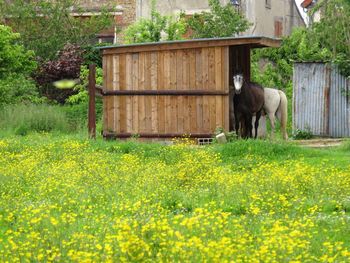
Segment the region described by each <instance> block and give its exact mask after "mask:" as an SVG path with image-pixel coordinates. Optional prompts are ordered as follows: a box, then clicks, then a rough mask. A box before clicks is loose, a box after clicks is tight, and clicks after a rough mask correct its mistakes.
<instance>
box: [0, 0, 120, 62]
mask: <svg viewBox="0 0 350 263" xmlns="http://www.w3.org/2000/svg"><path fill="white" fill-rule="evenodd" d="M75 3H76V1H74V0H60V1H50V0H36V1H26V0H12V1H6V3H5V2H4V0H0V6H1V7H0V21H1V20H3V21H4V22H6V23H7V24H8V25H10V26H11V27H12V28H13V29H14V31H16V32H18V33H20V34H21V39H22V42H23V45H24V46H25V47H26V48H27V49H30V50H34V51H35V54H36V55H37V56H39V57H41V59H42V60H49V59H53V58H55V57H56V55H57V52H58V51H59V50H62V48H63V47H64V45H65V44H67V43H71V44H76V45H79V46H84V45H86V44H89V43H91V41H92V40H93V39H95V37H96V34H97V33H99V32H100V31H102V30H103V29H106V28H109V27H111V26H112V25H113V23H114V22H113V18H112V16H111V15H109V13H108V12H107V9H106V8H102V11H101V15H99V16H92V17H90V18H76V17H73V16H72V15H71V11H72V7H74V12H75V13H77V14H78V16H79V14H82V12H83V10H81V9H79V8H78V7H76V5H75Z"/></svg>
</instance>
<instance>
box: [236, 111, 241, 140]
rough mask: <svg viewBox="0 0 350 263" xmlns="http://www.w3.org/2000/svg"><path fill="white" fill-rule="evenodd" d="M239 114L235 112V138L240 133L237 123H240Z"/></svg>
mask: <svg viewBox="0 0 350 263" xmlns="http://www.w3.org/2000/svg"><path fill="white" fill-rule="evenodd" d="M238 115H239V114H238V113H237V112H235V130H236V134H237V138H238V137H239V135H240V133H239V122H240V116H238Z"/></svg>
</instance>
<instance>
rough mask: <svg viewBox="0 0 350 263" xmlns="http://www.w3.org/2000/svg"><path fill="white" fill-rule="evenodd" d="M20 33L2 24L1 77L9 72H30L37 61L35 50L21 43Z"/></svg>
mask: <svg viewBox="0 0 350 263" xmlns="http://www.w3.org/2000/svg"><path fill="white" fill-rule="evenodd" d="M19 41H20V34H18V33H13V32H12V30H11V28H10V27H8V26H4V25H0V78H1V79H2V78H4V77H6V76H7V75H9V74H12V73H17V74H28V73H30V72H32V71H33V70H34V69H35V67H36V63H35V61H34V60H33V58H34V52H33V51H27V50H26V49H25V48H24V47H23V46H22V45H20V44H19Z"/></svg>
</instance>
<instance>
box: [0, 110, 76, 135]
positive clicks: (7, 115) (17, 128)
mask: <svg viewBox="0 0 350 263" xmlns="http://www.w3.org/2000/svg"><path fill="white" fill-rule="evenodd" d="M81 126H82V125H80V124H79V123H77V121H74V122H71V121H70V119H69V118H68V117H67V114H66V112H65V110H64V108H63V107H62V106H58V105H48V104H39V105H36V104H17V105H8V106H5V107H4V108H3V110H2V111H1V112H0V130H1V131H2V132H8V133H14V134H16V135H26V134H28V133H30V132H64V133H66V132H73V131H77V130H81Z"/></svg>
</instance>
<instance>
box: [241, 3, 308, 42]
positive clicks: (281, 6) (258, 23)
mask: <svg viewBox="0 0 350 263" xmlns="http://www.w3.org/2000/svg"><path fill="white" fill-rule="evenodd" d="M242 10H243V12H244V13H245V15H246V17H247V19H248V20H249V21H250V22H251V23H253V25H252V26H251V28H250V29H249V30H248V31H247V32H246V33H248V34H251V35H264V36H269V37H279V36H280V35H279V34H278V33H281V36H285V35H290V34H291V32H292V29H293V28H294V27H300V26H305V24H304V21H303V19H302V17H301V15H300V14H299V11H298V8H297V6H296V4H295V3H294V0H271V1H270V5H269V6H268V5H266V1H264V0H260V1H255V0H242ZM277 27H280V28H277ZM276 31H277V32H276ZM276 33H277V34H276Z"/></svg>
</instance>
